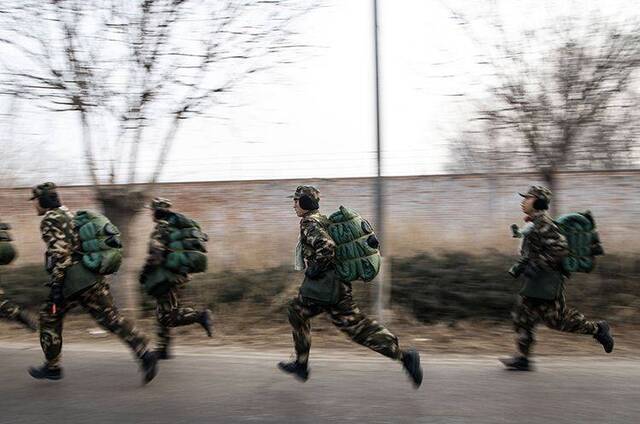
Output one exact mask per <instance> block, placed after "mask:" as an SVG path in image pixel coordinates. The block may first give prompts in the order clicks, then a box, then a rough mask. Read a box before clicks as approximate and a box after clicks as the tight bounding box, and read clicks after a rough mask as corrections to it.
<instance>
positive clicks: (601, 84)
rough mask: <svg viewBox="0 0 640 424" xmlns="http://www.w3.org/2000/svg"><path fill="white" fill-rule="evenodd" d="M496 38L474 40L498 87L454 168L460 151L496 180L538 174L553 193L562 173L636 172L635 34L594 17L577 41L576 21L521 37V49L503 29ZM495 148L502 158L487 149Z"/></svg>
mask: <svg viewBox="0 0 640 424" xmlns="http://www.w3.org/2000/svg"><path fill="white" fill-rule="evenodd" d="M454 16H455V18H456V19H457V20H458V21H459V22H460V23H461V24H462V25H463V26H466V27H469V26H470V25H471V24H470V22H469V21H468V20H467V19H465V17H464V16H462V15H460V14H455V15H454ZM492 28H493V29H495V30H496V31H495V33H494V34H497V37H496V39H494V40H493V41H491V42H490V41H488V40H487V41H484V42H483V41H479V40H478V42H479V44H482V45H483V46H484V47H485V48H488V50H489V51H488V53H487V54H484V55H483V56H482V61H483V63H484V64H486V65H488V66H489V67H490V69H491V71H490V77H489V78H490V79H491V80H492V81H494V83H493V84H492V85H491V86H490V88H489V93H490V96H489V99H488V100H487V101H484V102H483V103H482V104H481V105H480V106H479V107H478V115H477V118H475V121H476V122H481V123H482V125H480V126H479V127H480V130H479V131H480V132H481V133H482V137H475V138H474V137H468V135H463V139H464V142H462V143H461V142H460V141H459V142H457V143H453V144H452V148H453V150H452V151H451V153H452V154H453V156H454V157H453V158H452V159H453V160H454V161H455V160H456V159H457V158H458V157H459V156H460V155H461V150H463V151H464V152H465V155H466V156H467V157H474V156H475V158H479V159H480V164H484V165H487V166H490V167H491V168H492V169H494V170H495V169H496V168H497V169H499V170H513V169H520V170H522V169H528V170H535V171H538V172H540V174H541V175H542V176H543V178H544V181H545V182H546V184H547V185H548V186H549V187H550V188H551V189H553V188H554V187H555V185H556V184H555V176H556V173H557V172H558V171H561V170H567V169H613V168H621V167H628V166H630V165H632V164H633V163H634V161H635V160H636V159H637V157H636V156H635V155H636V153H637V151H636V146H637V140H638V132H639V130H640V127H639V126H638V116H637V109H638V107H637V106H638V99H639V98H638V96H637V94H636V92H635V90H634V87H635V84H636V83H637V79H636V78H635V76H636V71H637V70H638V68H639V67H640V32H638V29H640V25H638V24H637V23H634V24H627V25H614V24H611V23H609V22H607V20H606V18H602V17H598V18H594V19H593V20H591V21H590V23H589V25H588V26H587V28H588V30H586V31H584V32H582V31H580V29H579V27H578V26H577V25H576V21H575V20H572V19H559V20H558V21H556V22H555V23H554V24H553V26H552V27H550V28H542V29H540V30H539V31H532V30H527V31H524V32H523V33H522V36H521V37H520V38H519V39H518V40H511V39H510V38H509V37H508V36H507V31H506V30H505V28H504V27H503V25H502V24H501V23H500V22H493V23H492ZM496 40H497V41H496ZM492 143H493V144H494V147H495V145H496V144H497V145H499V146H500V149H499V150H498V151H496V150H495V149H493V150H492V149H491V148H490V147H488V146H490V145H491V144H492ZM477 166H478V163H476V167H477ZM455 167H456V166H454V167H453V168H455ZM457 168H458V169H461V168H460V166H459V165H458V166H457Z"/></svg>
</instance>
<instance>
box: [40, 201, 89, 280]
mask: <svg viewBox="0 0 640 424" xmlns="http://www.w3.org/2000/svg"><path fill="white" fill-rule="evenodd" d="M40 232H41V233H42V240H43V241H44V242H45V244H46V245H47V251H46V253H45V260H46V264H47V272H49V274H50V275H51V278H50V282H51V283H52V284H62V283H63V282H64V274H65V270H66V269H67V268H69V267H70V266H71V265H73V264H74V263H76V262H77V260H78V259H79V255H78V258H74V256H76V255H74V254H75V253H76V252H79V251H80V239H79V238H78V235H77V234H76V232H75V231H74V229H73V214H72V213H71V212H70V211H69V209H67V208H66V207H65V206H61V207H59V208H56V209H50V210H48V211H47V212H46V213H45V214H44V217H43V218H42V223H41V224H40Z"/></svg>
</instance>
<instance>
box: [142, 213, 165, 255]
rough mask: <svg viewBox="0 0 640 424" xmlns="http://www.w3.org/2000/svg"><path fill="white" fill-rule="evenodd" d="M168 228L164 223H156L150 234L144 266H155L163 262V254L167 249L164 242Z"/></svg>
mask: <svg viewBox="0 0 640 424" xmlns="http://www.w3.org/2000/svg"><path fill="white" fill-rule="evenodd" d="M167 233H168V227H167V225H166V223H164V222H158V223H157V224H156V227H155V228H154V229H153V232H152V233H151V239H150V240H149V250H148V253H149V255H148V256H147V261H146V263H145V266H157V265H160V264H161V263H162V262H163V261H164V256H165V253H166V252H167V250H168V248H167V245H166V240H167V236H168V234H167Z"/></svg>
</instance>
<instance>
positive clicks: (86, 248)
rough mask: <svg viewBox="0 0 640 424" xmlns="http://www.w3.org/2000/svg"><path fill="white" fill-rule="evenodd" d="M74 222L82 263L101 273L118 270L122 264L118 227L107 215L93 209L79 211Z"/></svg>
mask: <svg viewBox="0 0 640 424" xmlns="http://www.w3.org/2000/svg"><path fill="white" fill-rule="evenodd" d="M73 223H74V226H75V229H76V231H77V233H78V236H79V237H80V242H81V249H82V264H83V265H84V266H85V267H86V268H87V269H89V270H90V271H92V272H94V273H96V274H100V275H109V274H113V273H115V272H116V271H118V269H119V268H120V265H121V264H122V242H121V240H120V231H119V230H118V228H117V227H116V226H115V225H113V224H112V223H111V221H109V219H108V218H107V217H106V216H104V215H102V214H99V213H97V212H92V211H78V212H77V213H76V215H75V217H74V218H73Z"/></svg>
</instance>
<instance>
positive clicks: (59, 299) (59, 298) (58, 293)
mask: <svg viewBox="0 0 640 424" xmlns="http://www.w3.org/2000/svg"><path fill="white" fill-rule="evenodd" d="M49 300H50V301H51V303H53V304H54V305H56V306H58V307H59V306H61V305H62V304H63V303H64V294H63V293H62V284H57V283H56V284H52V285H51V293H49Z"/></svg>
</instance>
